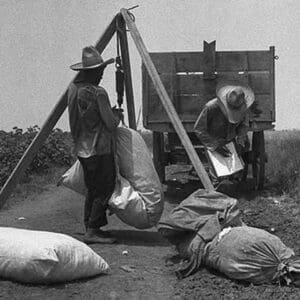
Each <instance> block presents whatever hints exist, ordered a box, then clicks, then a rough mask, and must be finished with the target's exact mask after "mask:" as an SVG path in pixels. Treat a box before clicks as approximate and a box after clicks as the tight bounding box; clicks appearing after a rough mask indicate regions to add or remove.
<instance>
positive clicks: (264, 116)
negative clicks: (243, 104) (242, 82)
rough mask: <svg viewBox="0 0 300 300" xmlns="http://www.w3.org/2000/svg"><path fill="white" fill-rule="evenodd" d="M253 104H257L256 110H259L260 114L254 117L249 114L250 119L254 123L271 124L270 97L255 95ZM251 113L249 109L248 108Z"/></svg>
mask: <svg viewBox="0 0 300 300" xmlns="http://www.w3.org/2000/svg"><path fill="white" fill-rule="evenodd" d="M255 102H256V103H257V109H259V110H261V111H262V113H261V114H260V115H259V116H257V117H254V115H253V113H251V114H250V119H251V120H255V121H269V122H273V116H272V99H271V97H270V95H268V94H265V95H256V96H255ZM250 112H251V108H250Z"/></svg>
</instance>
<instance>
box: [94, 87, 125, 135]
mask: <svg viewBox="0 0 300 300" xmlns="http://www.w3.org/2000/svg"><path fill="white" fill-rule="evenodd" d="M96 97H97V103H98V107H99V112H100V116H101V119H102V120H103V122H104V124H105V126H106V128H107V129H108V131H110V132H113V131H114V130H115V129H116V128H117V127H118V125H119V123H120V118H119V117H118V116H117V115H115V114H114V113H113V110H112V109H111V106H110V102H109V98H108V95H107V93H106V91H105V90H104V89H102V88H101V89H97V92H96Z"/></svg>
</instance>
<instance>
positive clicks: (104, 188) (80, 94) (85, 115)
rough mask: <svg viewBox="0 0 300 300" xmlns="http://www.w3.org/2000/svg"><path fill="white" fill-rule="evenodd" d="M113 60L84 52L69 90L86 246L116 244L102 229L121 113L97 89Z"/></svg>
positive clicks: (88, 50)
mask: <svg viewBox="0 0 300 300" xmlns="http://www.w3.org/2000/svg"><path fill="white" fill-rule="evenodd" d="M113 62H114V59H109V60H106V61H104V60H103V58H102V57H101V55H100V53H99V52H98V51H97V49H96V48H95V47H93V46H89V47H85V48H84V49H83V50H82V61H81V62H80V63H77V64H74V65H72V66H71V67H70V68H71V69H72V70H75V71H80V73H79V74H78V76H77V77H76V79H75V81H74V82H73V83H71V85H70V87H69V89H68V109H69V123H70V129H71V134H72V137H73V140H74V150H75V154H76V156H77V157H78V159H79V161H80V163H81V165H82V168H83V172H84V181H85V184H86V187H87V195H86V200H85V205H84V224H85V227H86V234H85V236H84V240H85V242H87V243H113V242H115V239H114V238H113V237H112V236H111V235H110V234H109V233H108V232H105V231H103V230H101V229H100V228H101V227H103V226H105V225H106V224H107V219H106V210H107V207H108V200H109V198H110V196H111V194H112V192H113V189H114V185H115V176H116V170H115V160H114V149H113V148H114V147H113V141H114V135H115V129H116V128H117V126H118V124H119V122H120V119H121V118H122V113H121V111H119V110H117V109H115V108H113V109H112V108H111V106H110V102H109V98H108V95H107V92H106V91H105V89H104V88H103V87H100V86H98V84H99V83H100V81H101V79H102V76H103V72H104V70H105V68H106V66H107V65H108V64H111V63H113Z"/></svg>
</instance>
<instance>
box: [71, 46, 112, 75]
mask: <svg viewBox="0 0 300 300" xmlns="http://www.w3.org/2000/svg"><path fill="white" fill-rule="evenodd" d="M114 61H115V60H114V59H113V58H110V59H108V60H104V59H103V58H102V56H101V55H100V53H99V51H98V50H97V49H96V48H95V47H94V46H88V47H85V48H83V49H82V61H81V62H79V63H76V64H74V65H72V66H70V68H71V69H72V70H74V71H80V70H90V69H95V68H101V67H103V68H104V67H105V66H107V65H109V64H112V63H113V62H114Z"/></svg>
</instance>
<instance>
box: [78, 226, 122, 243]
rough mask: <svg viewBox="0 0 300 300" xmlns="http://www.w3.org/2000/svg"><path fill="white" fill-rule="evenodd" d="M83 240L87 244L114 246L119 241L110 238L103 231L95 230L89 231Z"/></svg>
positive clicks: (90, 229)
mask: <svg viewBox="0 0 300 300" xmlns="http://www.w3.org/2000/svg"><path fill="white" fill-rule="evenodd" d="M83 240H84V242H85V243H86V244H113V243H115V242H116V241H117V240H116V239H115V238H113V237H108V236H107V233H106V234H105V233H103V231H102V230H100V229H94V228H88V229H87V231H86V234H85V235H84V238H83Z"/></svg>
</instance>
